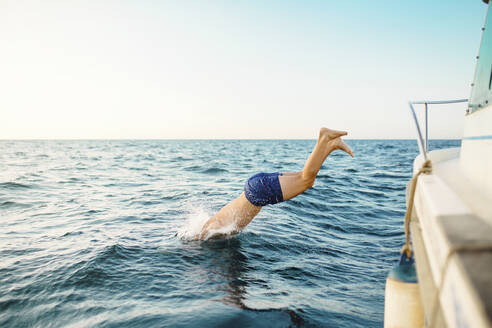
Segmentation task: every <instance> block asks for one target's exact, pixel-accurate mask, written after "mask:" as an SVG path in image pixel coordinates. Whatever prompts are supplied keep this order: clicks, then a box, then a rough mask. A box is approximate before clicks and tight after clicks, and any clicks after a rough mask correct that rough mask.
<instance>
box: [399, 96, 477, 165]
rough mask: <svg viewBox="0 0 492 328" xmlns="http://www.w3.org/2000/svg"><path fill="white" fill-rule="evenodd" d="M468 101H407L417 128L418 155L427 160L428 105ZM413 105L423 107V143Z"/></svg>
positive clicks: (465, 100)
mask: <svg viewBox="0 0 492 328" xmlns="http://www.w3.org/2000/svg"><path fill="white" fill-rule="evenodd" d="M467 101H468V99H456V100H422V101H409V102H408V105H409V106H410V110H411V111H412V115H413V119H414V121H415V126H416V127H417V134H418V144H419V149H420V153H421V154H423V155H424V158H425V159H426V160H427V151H428V150H429V120H428V105H442V104H455V103H461V102H467ZM413 105H425V141H424V138H423V136H422V132H421V130H420V125H419V121H418V120H417V115H416V114H415V109H414V108H413Z"/></svg>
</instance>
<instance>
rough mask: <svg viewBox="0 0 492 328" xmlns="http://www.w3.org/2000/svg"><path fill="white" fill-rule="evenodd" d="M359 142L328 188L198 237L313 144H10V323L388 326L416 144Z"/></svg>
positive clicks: (1, 236) (1, 155)
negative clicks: (250, 186) (192, 232)
mask: <svg viewBox="0 0 492 328" xmlns="http://www.w3.org/2000/svg"><path fill="white" fill-rule="evenodd" d="M347 143H348V144H349V145H350V146H351V147H352V148H353V150H354V153H355V155H356V158H355V159H351V158H350V157H349V156H347V155H346V154H344V153H342V152H334V153H333V154H332V155H331V156H330V157H329V158H328V160H327V161H326V162H325V164H324V166H323V168H322V169H321V171H320V173H319V176H318V179H317V180H316V183H315V185H314V188H312V189H310V190H308V191H307V192H305V193H304V194H302V195H300V196H298V197H297V198H295V199H292V200H290V201H287V202H284V203H281V204H278V205H275V206H267V207H265V208H264V209H263V210H262V211H261V212H260V214H259V215H258V216H257V218H255V220H254V221H253V222H252V223H251V224H250V225H249V226H248V227H247V228H246V229H245V230H244V231H243V232H242V233H241V234H239V235H237V236H235V237H232V238H230V239H227V240H219V241H206V242H198V241H186V240H182V239H180V238H179V237H177V235H176V234H177V232H178V231H179V230H180V229H186V224H187V223H186V222H187V221H189V220H190V218H191V219H193V216H194V215H198V214H197V213H199V212H202V213H203V212H205V213H207V214H209V215H212V214H213V213H214V212H215V211H217V210H219V209H220V208H221V207H222V206H223V205H225V204H226V203H227V202H228V201H230V200H231V199H233V198H235V197H236V196H238V195H239V194H240V192H241V191H242V188H243V184H244V181H245V180H246V179H247V178H248V177H249V176H250V175H252V174H254V173H257V172H260V171H266V172H274V171H296V170H300V169H301V168H302V166H303V163H304V160H305V159H306V157H307V156H308V154H309V153H310V151H311V150H312V148H313V146H314V141H311V140H268V141H256V140H255V141H253V140H250V141H246V140H241V141H235V140H231V141H219V140H216V141H209V140H199V141H1V142H0V220H1V221H0V227H1V229H0V327H64V326H69V327H296V326H301V327H304V326H306V327H311V326H324V327H380V326H382V322H383V303H384V283H385V278H386V274H387V272H388V270H389V269H390V267H391V266H392V265H393V264H394V263H395V262H396V261H397V258H398V253H399V249H400V247H401V245H402V243H403V227H402V220H403V216H404V210H405V198H404V197H405V186H406V183H407V181H408V179H409V178H410V177H411V165H412V161H413V158H414V157H415V156H416V155H417V144H416V142H415V141H401V140H400V141H394V140H393V141H391V140H387V141H376V140H373V141H370V140H349V141H348V142H347ZM456 145H459V141H436V142H434V143H433V147H434V148H440V147H448V146H456ZM183 227H184V228H183Z"/></svg>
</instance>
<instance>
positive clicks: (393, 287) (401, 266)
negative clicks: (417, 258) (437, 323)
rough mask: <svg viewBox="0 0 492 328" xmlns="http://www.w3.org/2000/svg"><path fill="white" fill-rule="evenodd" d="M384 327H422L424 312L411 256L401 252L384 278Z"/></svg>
mask: <svg viewBox="0 0 492 328" xmlns="http://www.w3.org/2000/svg"><path fill="white" fill-rule="evenodd" d="M384 327H385V328H396V327H398V328H406V327H409V328H410V327H412V328H415V327H419V328H420V327H424V312H423V309H422V303H421V300H420V291H419V285H418V281H417V272H416V271H415V262H414V260H413V257H411V258H407V256H406V254H405V253H403V254H401V258H400V261H399V262H398V264H397V265H395V266H394V267H393V268H392V269H391V270H390V272H389V273H388V277H387V278H386V291H385V296H384Z"/></svg>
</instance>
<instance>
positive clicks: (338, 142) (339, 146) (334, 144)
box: [328, 137, 354, 157]
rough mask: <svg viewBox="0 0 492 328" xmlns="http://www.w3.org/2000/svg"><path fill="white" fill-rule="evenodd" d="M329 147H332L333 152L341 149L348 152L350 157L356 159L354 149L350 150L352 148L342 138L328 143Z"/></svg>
mask: <svg viewBox="0 0 492 328" xmlns="http://www.w3.org/2000/svg"><path fill="white" fill-rule="evenodd" d="M328 147H330V149H331V151H334V150H336V149H340V150H343V151H344V152H346V153H347V154H349V155H350V156H352V157H354V153H353V152H352V149H350V147H349V146H348V145H347V144H346V143H345V142H344V141H343V140H342V138H340V137H338V138H335V139H332V140H330V141H329V142H328Z"/></svg>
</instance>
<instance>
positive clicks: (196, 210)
mask: <svg viewBox="0 0 492 328" xmlns="http://www.w3.org/2000/svg"><path fill="white" fill-rule="evenodd" d="M210 212H211V211H209V210H207V209H205V208H204V207H203V206H193V207H192V208H191V210H189V212H188V215H187V217H186V220H185V221H184V223H183V225H182V226H181V227H179V228H178V231H177V236H178V237H179V238H181V239H183V240H197V239H198V237H199V236H200V233H201V232H202V228H203V226H204V225H205V223H206V222H207V221H208V219H209V218H211V217H212V216H213V214H210ZM238 232H239V229H238V228H237V225H236V224H235V220H232V223H231V224H229V225H226V226H223V227H220V228H219V229H209V230H208V232H207V234H206V235H205V236H204V238H203V239H204V240H207V239H210V238H219V237H225V238H226V237H229V236H231V235H234V234H236V233H238Z"/></svg>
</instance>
